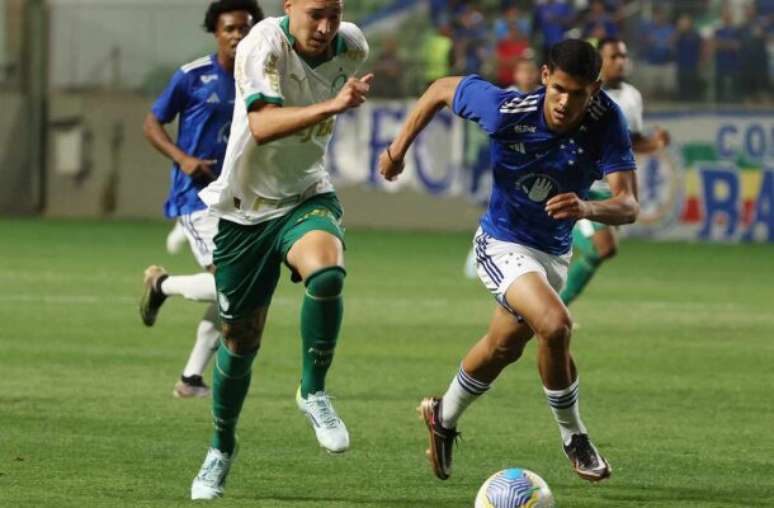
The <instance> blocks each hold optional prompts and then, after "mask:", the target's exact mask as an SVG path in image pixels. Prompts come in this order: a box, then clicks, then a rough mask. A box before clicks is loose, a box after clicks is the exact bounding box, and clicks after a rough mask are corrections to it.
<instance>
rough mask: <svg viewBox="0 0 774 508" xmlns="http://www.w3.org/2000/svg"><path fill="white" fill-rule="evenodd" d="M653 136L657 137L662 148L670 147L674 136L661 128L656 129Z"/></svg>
mask: <svg viewBox="0 0 774 508" xmlns="http://www.w3.org/2000/svg"><path fill="white" fill-rule="evenodd" d="M653 135H654V136H655V137H656V140H657V142H658V143H659V144H660V145H661V148H665V147H667V146H669V143H671V142H672V136H670V135H669V131H667V130H665V129H662V128H661V127H656V130H655V131H654V132H653Z"/></svg>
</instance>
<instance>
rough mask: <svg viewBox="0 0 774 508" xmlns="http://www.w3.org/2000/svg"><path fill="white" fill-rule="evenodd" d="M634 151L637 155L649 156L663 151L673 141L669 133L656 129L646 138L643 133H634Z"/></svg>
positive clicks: (632, 136)
mask: <svg viewBox="0 0 774 508" xmlns="http://www.w3.org/2000/svg"><path fill="white" fill-rule="evenodd" d="M631 138H632V149H633V150H634V152H635V153H642V154H649V153H654V152H658V151H659V150H663V149H664V148H666V147H667V146H669V143H670V141H671V137H670V136H669V132H668V131H666V130H664V129H661V128H656V129H655V131H654V132H653V134H651V135H650V136H645V135H643V134H642V133H632V134H631Z"/></svg>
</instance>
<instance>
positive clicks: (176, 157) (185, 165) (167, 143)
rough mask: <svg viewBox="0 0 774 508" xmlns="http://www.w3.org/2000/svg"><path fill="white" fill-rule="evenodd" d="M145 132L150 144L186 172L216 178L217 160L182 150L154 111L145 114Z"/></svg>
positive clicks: (206, 177) (211, 178) (194, 175)
mask: <svg viewBox="0 0 774 508" xmlns="http://www.w3.org/2000/svg"><path fill="white" fill-rule="evenodd" d="M143 132H144V133H145V138H146V139H147V140H148V141H149V142H150V144H151V145H153V147H154V148H155V149H156V150H158V151H159V152H160V153H161V154H162V155H166V156H167V157H169V158H170V159H172V160H173V161H175V162H176V163H177V165H178V166H180V169H181V170H182V171H183V172H184V173H185V174H187V175H191V176H193V177H202V178H205V179H210V180H214V179H215V175H214V173H213V172H212V166H213V165H214V164H216V163H217V161H213V160H205V159H199V158H197V157H193V156H191V155H188V154H187V153H185V152H184V151H183V150H181V149H180V147H179V146H177V145H176V144H175V143H174V141H172V138H171V137H170V136H169V133H168V132H167V130H166V129H165V128H164V124H162V123H161V122H160V121H159V119H158V118H156V115H155V114H153V113H152V112H151V113H148V114H147V115H145V122H143Z"/></svg>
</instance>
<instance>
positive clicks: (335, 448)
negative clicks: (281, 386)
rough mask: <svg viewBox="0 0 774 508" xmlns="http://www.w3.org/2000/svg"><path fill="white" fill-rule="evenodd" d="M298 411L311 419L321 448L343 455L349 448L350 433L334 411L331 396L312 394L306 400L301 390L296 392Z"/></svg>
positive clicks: (321, 393) (320, 393) (323, 393)
mask: <svg viewBox="0 0 774 508" xmlns="http://www.w3.org/2000/svg"><path fill="white" fill-rule="evenodd" d="M296 404H298V409H300V410H301V412H302V413H304V414H305V415H306V417H307V418H309V421H310V422H312V427H313V428H314V433H315V435H316V436H317V441H318V442H319V443H320V446H322V447H323V448H325V449H326V450H328V451H329V452H331V453H341V452H344V451H346V450H347V449H348V448H349V432H348V431H347V426H346V425H344V422H342V421H341V418H339V415H337V414H336V410H335V409H333V404H331V398H330V396H329V395H328V394H327V393H325V392H317V393H310V394H309V395H308V396H307V397H306V399H304V398H303V397H302V396H301V388H300V387H299V389H298V391H297V392H296Z"/></svg>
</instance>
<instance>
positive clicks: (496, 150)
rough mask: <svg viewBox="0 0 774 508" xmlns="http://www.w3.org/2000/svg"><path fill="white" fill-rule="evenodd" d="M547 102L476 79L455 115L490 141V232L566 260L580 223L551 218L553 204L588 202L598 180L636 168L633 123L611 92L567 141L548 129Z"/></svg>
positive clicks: (486, 221) (485, 224) (461, 91)
mask: <svg viewBox="0 0 774 508" xmlns="http://www.w3.org/2000/svg"><path fill="white" fill-rule="evenodd" d="M544 101H545V89H544V88H541V89H540V90H537V91H535V92H533V93H531V94H522V93H519V92H516V91H512V90H503V89H501V88H498V87H496V86H494V85H492V84H491V83H489V82H487V81H485V80H483V79H481V78H480V77H479V76H476V75H471V76H468V77H466V78H464V79H463V80H462V81H461V82H460V84H459V86H458V87H457V91H456V93H455V95H454V102H453V104H452V109H453V111H454V112H455V113H456V114H457V115H459V116H461V117H462V118H466V119H468V120H473V121H475V122H476V123H478V125H479V126H480V127H481V128H482V129H483V130H484V131H485V132H486V133H487V134H488V135H489V138H490V152H491V159H492V166H493V171H494V175H493V180H494V185H493V187H492V195H491V198H490V200H489V207H488V209H487V211H486V212H485V213H484V215H483V217H482V218H481V228H482V229H483V230H484V232H486V233H487V234H488V235H490V236H492V237H494V238H496V239H498V240H502V241H506V242H514V243H519V244H522V245H526V246H528V247H532V248H535V249H539V250H541V251H543V252H547V253H549V254H553V255H562V254H565V253H567V252H569V251H570V248H571V245H572V238H571V234H572V228H573V225H574V221H572V220H556V219H553V218H551V217H550V216H549V215H548V214H547V213H546V211H545V204H546V201H548V200H549V199H551V197H553V196H555V195H557V194H562V193H565V192H574V193H576V194H578V196H580V197H581V199H586V198H587V196H588V191H589V188H590V187H591V184H592V183H593V182H594V181H595V180H598V179H600V178H603V177H604V176H605V175H607V174H609V173H614V172H616V171H631V170H634V169H635V167H636V165H635V161H634V154H633V153H632V146H631V141H630V139H629V133H628V131H627V128H626V120H624V118H623V115H622V113H621V110H620V109H619V108H618V106H616V105H615V103H614V102H613V101H612V100H611V99H610V97H608V96H607V95H606V94H605V93H604V92H600V93H599V95H598V96H596V97H594V99H593V100H592V101H591V103H590V105H589V107H588V110H587V111H586V115H585V117H584V119H583V121H582V123H581V124H580V125H579V126H578V127H577V128H576V129H574V130H573V131H571V132H567V133H563V134H559V133H556V132H553V131H552V130H550V129H549V127H548V125H547V123H546V120H545V117H544V115H543V103H544Z"/></svg>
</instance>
